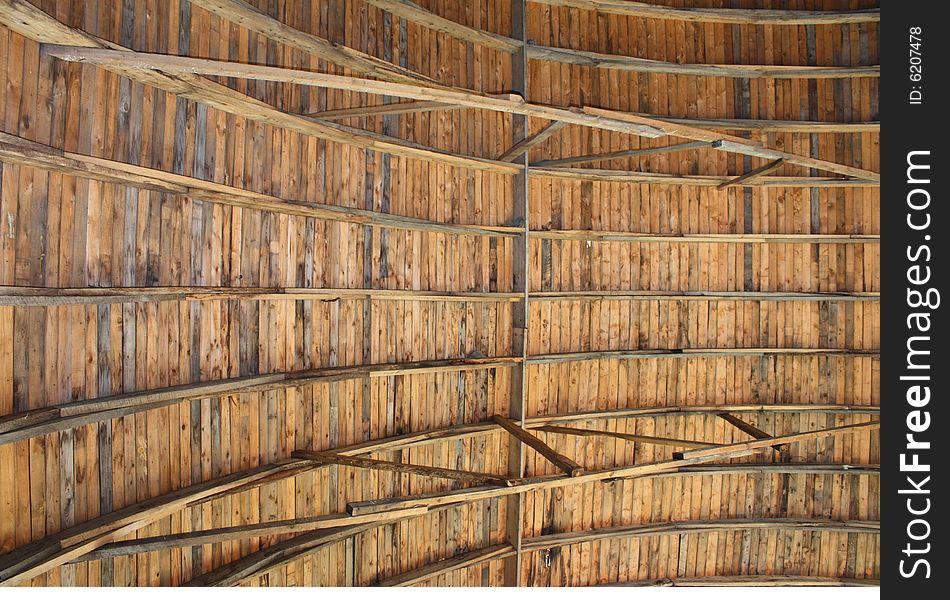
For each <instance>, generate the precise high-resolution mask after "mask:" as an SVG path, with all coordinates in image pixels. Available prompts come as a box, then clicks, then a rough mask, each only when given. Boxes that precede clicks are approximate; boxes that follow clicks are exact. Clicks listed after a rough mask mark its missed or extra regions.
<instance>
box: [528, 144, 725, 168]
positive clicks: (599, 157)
mask: <svg viewBox="0 0 950 600" xmlns="http://www.w3.org/2000/svg"><path fill="white" fill-rule="evenodd" d="M710 147H712V143H711V142H686V143H683V144H672V145H669V146H657V147H656V148H637V149H632V150H617V151H616V152H606V153H604V154H588V155H586V156H568V157H565V158H555V159H551V160H539V161H538V162H535V163H532V164H531V166H532V167H557V166H564V165H576V164H584V163H592V162H599V161H604V160H614V159H617V158H629V157H632V156H650V155H653V154H666V153H669V152H682V151H685V150H696V149H699V148H710Z"/></svg>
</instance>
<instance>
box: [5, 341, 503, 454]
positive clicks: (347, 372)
mask: <svg viewBox="0 0 950 600" xmlns="http://www.w3.org/2000/svg"><path fill="white" fill-rule="evenodd" d="M520 363H521V358H520V357H501V358H492V359H489V358H465V359H447V360H435V361H419V362H412V363H388V364H375V365H373V364H370V365H358V366H346V367H323V368H319V369H310V370H307V371H287V372H281V373H272V374H267V375H254V376H249V377H237V378H233V379H225V380H218V381H207V382H200V383H190V384H185V385H178V386H170V387H166V388H161V389H157V390H145V391H137V392H131V393H124V394H117V395H114V396H107V397H103V398H95V399H91V400H80V401H76V402H71V403H68V404H62V405H57V406H50V407H46V408H37V409H32V410H27V411H23V412H20V413H14V414H12V415H7V416H4V417H0V444H8V443H11V442H15V441H18V440H23V439H27V438H30V437H35V436H38V435H44V434H47V433H52V432H55V431H62V430H64V429H69V428H73V427H79V426H81V425H86V424H89V423H97V422H101V421H105V420H109V419H115V418H118V417H122V416H126V415H130V414H135V413H139V412H143V411H146V410H152V409H155V408H161V407H163V406H170V405H173V404H179V403H181V402H185V401H189V400H198V399H201V398H209V397H212V398H213V397H220V396H227V395H231V394H236V393H247V392H262V391H268V390H275V389H282V388H287V387H299V386H302V385H308V384H311V383H316V382H319V381H327V382H329V381H341V380H345V379H357V378H361V377H389V376H393V375H406V374H413V373H444V372H451V371H467V370H479V369H492V368H508V367H512V366H516V365H518V364H520Z"/></svg>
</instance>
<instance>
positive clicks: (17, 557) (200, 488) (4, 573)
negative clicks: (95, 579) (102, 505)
mask: <svg viewBox="0 0 950 600" xmlns="http://www.w3.org/2000/svg"><path fill="white" fill-rule="evenodd" d="M304 464H305V461H299V460H291V461H284V462H281V463H277V464H273V465H265V466H261V467H257V468H255V469H251V470H249V471H243V472H240V473H234V474H231V475H226V476H224V477H219V478H217V479H212V480H210V481H206V482H203V483H200V484H197V485H193V486H190V487H188V488H183V489H180V490H176V491H174V492H170V493H168V494H165V495H163V496H158V497H156V498H151V499H149V500H146V501H144V502H139V503H137V504H133V505H131V506H127V507H125V508H123V509H121V510H119V511H116V512H113V513H109V514H106V515H102V516H99V517H97V518H95V519H92V520H90V521H87V522H85V523H83V524H81V525H78V526H76V527H71V528H69V529H66V530H63V531H61V532H59V533H57V534H56V535H53V536H51V537H48V538H43V539H41V540H37V541H36V542H33V543H30V544H27V545H26V546H22V547H20V548H18V549H16V550H14V551H13V552H11V553H9V554H5V555H3V556H0V586H11V585H16V584H18V583H21V582H24V581H29V580H30V579H32V578H33V577H35V576H37V575H40V574H42V573H45V572H47V571H49V570H50V569H53V568H55V567H58V566H60V565H64V564H66V563H67V562H69V561H70V560H72V559H74V558H78V557H79V556H82V555H84V554H86V553H88V552H90V551H92V550H95V549H96V548H99V547H100V546H103V545H105V544H107V543H109V542H111V541H114V540H116V539H119V538H121V537H123V536H126V535H129V534H131V533H134V532H135V531H138V530H139V529H141V528H142V527H145V526H147V525H148V524H150V523H152V522H154V521H156V520H157V519H160V518H162V517H164V516H166V515H169V514H171V513H173V512H176V511H178V510H181V509H183V508H185V507H186V506H188V505H189V504H193V503H195V502H200V501H202V500H204V499H207V498H209V497H211V496H213V495H216V494H219V493H222V492H227V491H230V490H235V489H237V488H238V487H241V486H244V485H247V484H253V483H255V482H260V481H261V480H262V479H264V478H266V477H270V476H273V475H280V474H284V473H290V472H293V471H294V470H295V469H296V468H298V467H300V466H302V465H304Z"/></svg>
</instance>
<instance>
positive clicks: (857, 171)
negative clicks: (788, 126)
mask: <svg viewBox="0 0 950 600" xmlns="http://www.w3.org/2000/svg"><path fill="white" fill-rule="evenodd" d="M582 110H583V112H585V113H588V114H592V115H598V116H602V117H609V118H613V119H616V120H620V121H628V122H630V123H637V124H640V125H643V126H645V127H653V128H655V129H660V130H662V131H663V132H664V133H665V134H666V135H672V136H677V137H682V138H686V139H690V140H696V141H701V142H713V148H716V149H718V150H722V151H723V152H733V153H736V154H742V155H744V156H756V157H759V158H768V159H771V160H777V159H779V158H781V159H784V160H785V162H787V163H789V164H792V165H798V166H800V167H805V168H807V169H818V170H821V171H828V172H831V173H837V174H838V175H845V176H847V177H853V178H857V179H861V180H869V181H876V182H878V183H880V181H881V174H880V173H877V172H875V171H869V170H867V169H861V168H858V167H852V166H850V165H843V164H839V163H835V162H831V161H827V160H821V159H818V158H812V157H810V156H802V155H798V154H792V153H790V152H783V151H781V150H773V149H771V148H766V147H764V146H762V145H760V144H758V143H755V142H752V141H750V140H748V139H746V138H740V137H735V136H731V135H725V134H722V133H718V132H715V131H709V130H708V129H701V128H699V127H692V126H689V125H681V124H674V123H669V122H666V121H663V120H661V119H656V118H650V117H641V116H638V115H636V114H632V113H625V112H619V111H615V110H605V109H602V108H594V107H590V106H588V107H585V108H583V109H582Z"/></svg>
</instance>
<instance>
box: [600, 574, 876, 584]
mask: <svg viewBox="0 0 950 600" xmlns="http://www.w3.org/2000/svg"><path fill="white" fill-rule="evenodd" d="M880 585H881V580H880V579H855V578H850V577H812V576H808V575H710V576H706V577H676V578H669V577H667V578H664V579H650V580H645V581H644V580H633V581H622V582H617V583H607V584H604V585H602V586H593V587H647V586H649V587H776V586H778V587H880Z"/></svg>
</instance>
